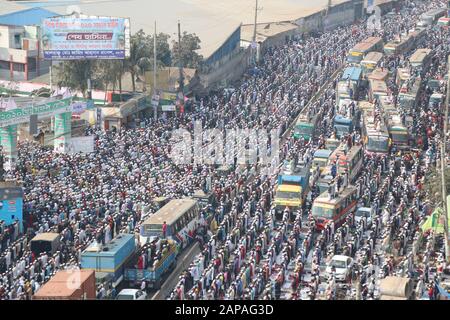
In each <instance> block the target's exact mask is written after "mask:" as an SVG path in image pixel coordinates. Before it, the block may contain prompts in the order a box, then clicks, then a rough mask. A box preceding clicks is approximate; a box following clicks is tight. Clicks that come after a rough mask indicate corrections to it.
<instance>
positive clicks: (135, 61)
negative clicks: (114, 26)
mask: <svg viewBox="0 0 450 320" xmlns="http://www.w3.org/2000/svg"><path fill="white" fill-rule="evenodd" d="M151 40H152V39H151V37H150V36H148V35H146V34H145V32H144V31H143V30H142V29H141V30H139V31H138V32H136V33H135V34H134V35H133V36H131V40H130V57H129V58H128V59H126V60H125V63H124V67H125V68H124V69H125V71H128V72H130V73H131V81H132V85H133V91H136V77H137V76H138V75H139V74H143V73H144V71H145V70H146V69H147V68H148V67H149V66H150V65H151V63H152V62H151V59H150V44H151V43H152V42H151Z"/></svg>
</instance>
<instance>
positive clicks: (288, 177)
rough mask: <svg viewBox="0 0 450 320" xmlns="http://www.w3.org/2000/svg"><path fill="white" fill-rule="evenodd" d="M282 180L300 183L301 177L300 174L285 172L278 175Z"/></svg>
mask: <svg viewBox="0 0 450 320" xmlns="http://www.w3.org/2000/svg"><path fill="white" fill-rule="evenodd" d="M280 178H281V181H282V182H295V183H299V184H300V183H301V182H302V177H301V176H295V175H289V174H285V175H282V176H280Z"/></svg>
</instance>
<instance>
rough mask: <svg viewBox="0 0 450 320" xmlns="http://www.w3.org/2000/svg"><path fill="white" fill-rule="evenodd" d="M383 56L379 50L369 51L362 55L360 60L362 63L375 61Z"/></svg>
mask: <svg viewBox="0 0 450 320" xmlns="http://www.w3.org/2000/svg"><path fill="white" fill-rule="evenodd" d="M382 58H383V54H382V53H381V52H376V51H371V52H369V53H368V54H366V56H365V57H364V59H363V61H361V63H362V64H364V63H368V62H375V63H377V62H378V61H380V60H381V59H382Z"/></svg>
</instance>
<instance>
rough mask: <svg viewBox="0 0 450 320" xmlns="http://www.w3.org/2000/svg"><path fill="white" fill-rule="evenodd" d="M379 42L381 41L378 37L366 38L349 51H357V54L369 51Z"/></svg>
mask: <svg viewBox="0 0 450 320" xmlns="http://www.w3.org/2000/svg"><path fill="white" fill-rule="evenodd" d="M380 41H383V39H381V38H380V37H368V38H366V39H364V40H363V41H361V42H359V43H357V44H356V45H355V46H354V47H353V48H352V49H351V51H358V52H366V51H367V50H369V49H371V48H372V47H373V46H374V45H376V44H377V43H379V42H380Z"/></svg>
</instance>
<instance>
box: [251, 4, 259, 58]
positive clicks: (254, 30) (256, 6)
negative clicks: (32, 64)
mask: <svg viewBox="0 0 450 320" xmlns="http://www.w3.org/2000/svg"><path fill="white" fill-rule="evenodd" d="M257 23H258V0H255V24H254V25H253V38H252V44H251V49H252V60H253V61H254V62H255V64H256V61H258V58H257V57H256V55H257V52H258V49H257V45H256V25H257Z"/></svg>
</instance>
